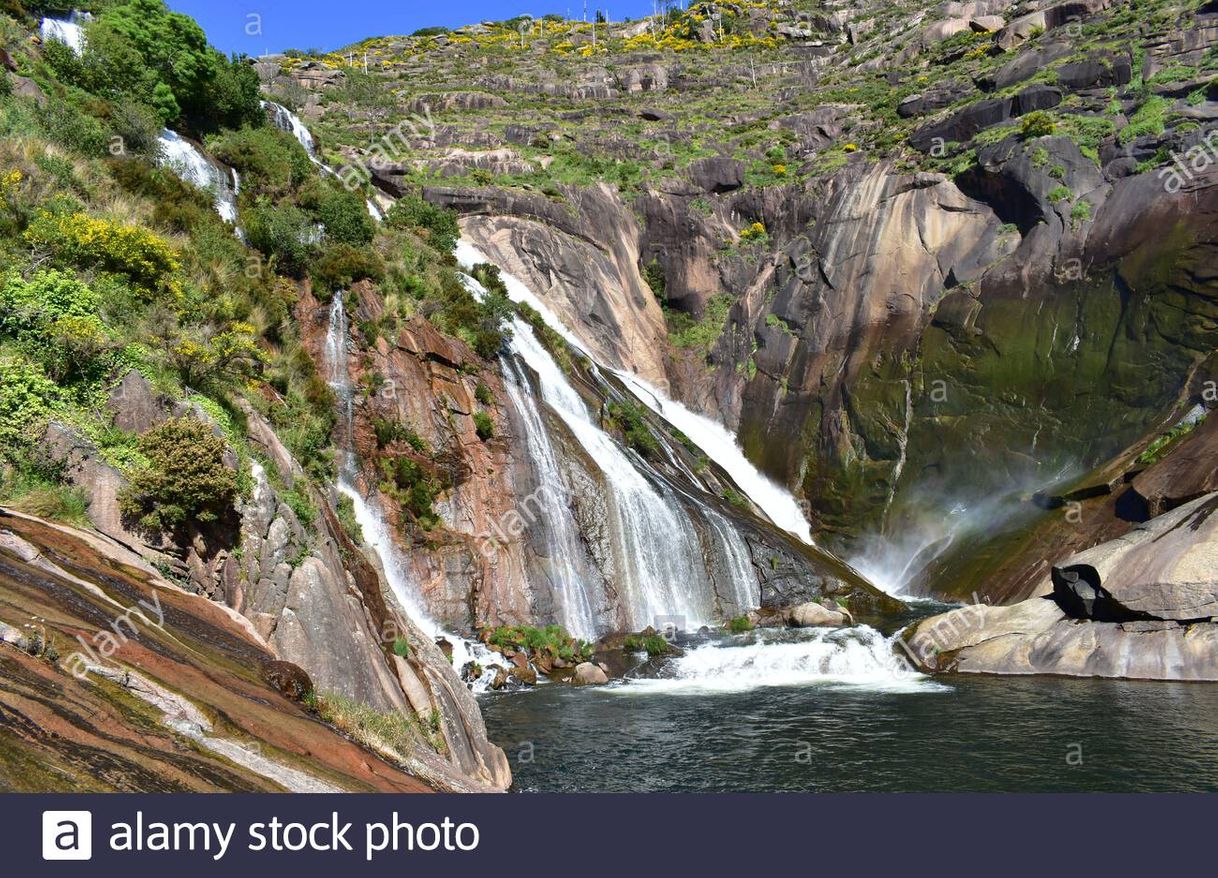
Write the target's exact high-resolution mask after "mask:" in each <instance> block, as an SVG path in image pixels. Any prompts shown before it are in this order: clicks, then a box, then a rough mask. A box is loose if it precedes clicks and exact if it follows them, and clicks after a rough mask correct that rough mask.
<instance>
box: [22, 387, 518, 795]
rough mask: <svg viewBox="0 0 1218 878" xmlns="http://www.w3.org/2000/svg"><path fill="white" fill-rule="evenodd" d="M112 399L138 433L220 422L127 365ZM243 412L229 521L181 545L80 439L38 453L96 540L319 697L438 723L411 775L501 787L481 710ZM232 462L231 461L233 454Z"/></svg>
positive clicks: (287, 458)
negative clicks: (164, 394)
mask: <svg viewBox="0 0 1218 878" xmlns="http://www.w3.org/2000/svg"><path fill="white" fill-rule="evenodd" d="M110 406H111V408H112V410H113V413H114V420H115V422H116V423H117V424H122V425H123V426H124V428H125V429H128V430H131V431H133V432H135V433H142V432H144V431H147V430H149V429H151V428H152V427H154V426H156V425H157V424H158V423H161V422H163V421H164V420H166V419H167V418H169V417H170V416H173V415H187V416H191V417H199V418H203V419H205V420H209V422H211V423H213V424H214V423H215V422H214V421H211V420H210V417H209V416H208V415H207V414H206V413H205V412H203V411H201V410H190V409H188V408H184V407H183V406H182V405H180V404H178V405H176V406H175V405H174V404H172V403H171V402H170V401H168V400H166V399H164V398H161V397H160V396H159V395H158V394H157V393H156V392H155V391H154V390H153V388H152V387H151V386H150V385H149V383H148V382H147V381H146V380H145V379H143V378H141V377H140V376H139V375H137V374H135V373H132V374H131V375H129V376H128V377H127V378H126V379H124V381H123V382H121V383H120V385H119V386H118V388H117V390H116V391H115V392H114V393H113V394H112V396H111V399H110ZM244 414H245V417H246V419H247V430H248V437H249V440H250V441H251V443H252V445H253V447H254V449H255V452H256V458H255V459H254V460H253V461H252V462H250V463H249V464H248V466H249V472H250V478H251V480H252V485H251V487H250V489H249V491H248V493H247V496H246V497H245V499H244V500H243V501H242V502H241V503H240V504H239V505H238V507H237V509H236V510H235V518H234V521H232V522H227V523H221V524H220V525H217V526H208V527H200V528H198V529H194V530H193V531H192V532H191V535H190V538H189V539H188V540H186V541H182V540H181V539H177V540H175V539H173V538H170V537H168V536H160V537H152V536H151V535H149V534H148V533H146V532H144V531H139V530H132V529H131V524H130V522H129V521H128V520H126V519H125V518H124V516H122V514H121V513H120V511H119V507H118V504H117V499H116V498H117V497H118V495H119V493H120V492H121V490H122V487H123V486H124V484H125V479H124V477H123V476H122V474H121V473H120V472H119V471H118V470H116V469H114V468H113V467H110V466H108V465H107V464H106V463H105V462H104V461H103V460H102V459H101V456H100V455H99V454H98V452H97V450H96V449H95V448H94V447H93V446H92V445H91V443H89V442H88V441H87V440H85V439H83V438H82V437H80V436H77V435H75V434H73V433H72V432H71V431H70V430H69V429H68V428H66V427H64V426H62V425H57V424H52V425H51V428H50V431H49V434H48V441H47V443H46V447H47V449H48V451H49V452H50V454H51V455H52V458H53V459H55V460H56V461H57V462H58V463H59V464H60V465H61V466H63V467H65V472H66V475H67V477H68V478H69V479H70V480H71V481H72V482H73V483H74V484H76V485H77V486H78V487H79V488H80V489H81V490H83V491H85V492H86V494H87V496H88V498H89V517H90V520H91V522H92V524H93V525H94V527H96V528H97V530H98V531H99V532H100V533H101V534H102V535H104V536H106V537H107V538H109V539H111V540H115V541H117V542H116V543H115V544H114V545H116V546H121V547H123V548H124V549H125V550H126V551H127V552H128V553H129V554H130V555H131V557H137V558H140V559H143V562H142V563H143V564H144V566H147V565H148V564H154V565H156V566H157V568H158V569H161V570H164V571H165V575H167V576H170V577H172V579H173V581H174V582H175V583H176V588H178V589H185V590H186V591H188V592H192V593H194V594H197V595H199V596H200V600H203V601H207V600H210V601H214V602H216V603H217V604H218V605H220V606H223V607H227V608H230V609H231V610H232V611H233V614H232V615H233V617H234V618H238V619H242V620H248V621H247V623H246V625H247V628H248V636H249V637H250V638H251V639H252V640H253V641H254V642H255V643H257V644H258V649H260V650H261V651H262V653H263V654H264V656H265V657H266V658H265V660H266V661H270V660H281V661H284V662H290V663H291V664H293V665H296V666H299V667H300V668H303V669H304V671H305V672H306V673H307V674H308V678H309V679H311V681H312V686H315V687H316V688H317V691H319V692H325V693H333V694H337V695H339V696H341V697H343V698H346V699H349V700H351V701H353V702H355V703H358V704H363V705H367V706H368V707H370V708H372V709H374V710H377V711H381V712H403V713H405V715H408V716H415V717H417V718H418V721H419V722H420V723H432V722H435V723H437V724H438V731H439V732H440V734H441V736H442V739H443V741H444V745H443V746H442V748H441V749H440V750H439V751H438V752H437V750H436V749H435V746H434V744H433V743H428V742H425V741H422V740H420V742H419V746H418V747H417V748H416V750H415V751H414V752H413V753H412V754H411V764H410V766H409V767H410V770H411V772H412V773H413V774H415V775H416V776H418V777H420V778H423V779H424V780H426V781H427V782H428V783H429V784H431V785H433V786H434V787H435V788H438V789H450V790H454V791H461V790H493V789H499V790H502V789H505V788H506V787H507V786H508V785H509V784H510V782H511V781H510V777H511V775H510V771H509V769H508V767H507V763H506V760H505V758H504V756H503V753H502V751H500V750H499V748H498V747H495V746H494V745H492V744H490V743H489V741H488V740H487V738H486V730H485V727H484V725H483V723H482V718H481V714H480V713H479V710H478V707H477V704H476V702H475V701H474V699H473V696H472V694H471V693H470V692H469V690H468V688H467V687H466V686H465V684H464V683H462V682H461V680H460V679H458V677H457V675H456V672H455V671H454V670H453V668H452V666H451V663H450V662H449V660H448V659H447V657H446V656H445V655H444V654H443V653H442V652H441V651H440V650H439V648H438V647H437V646H436V644H435V643H434V642H433V640H432V638H431V637H430V636H428V635H426V634H424V633H423V632H422V631H421V630H420V629H419V628H418V626H417V625H416V624H415V622H414V621H412V620H411V619H410V617H409V615H408V614H407V613H406V612H405V611H404V609H403V608H402V607H400V606H398V605H397V604H396V603H395V602H394V600H393V598H392V594H391V592H390V591H389V589H388V588H387V587H386V585H385V582H384V577H383V575H382V574H381V573H380V572H379V571H378V569H377V567H376V563H377V562H376V559H375V558H374V557H369V556H368V555H366V554H365V553H366V552H368V549H367V548H366V546H364V545H363V544H362V543H360V542H357V541H356V540H355V539H354V538H353V537H352V536H351V535H349V534H348V533H347V532H346V531H345V530H344V528H343V526H342V525H340V523H339V518H338V515H337V513H336V510H335V507H334V503H335V498H334V497H329V496H323V495H321V494H320V493H318V492H317V490H316V489H314V488H312V487H311V485H310V483H309V482H308V481H307V480H306V479H304V478H303V474H302V471H301V468H300V465H299V464H298V463H297V462H296V461H295V459H294V458H293V457H292V455H291V454H290V453H289V452H288V451H287V449H286V448H285V447H284V445H283V443H282V442H281V441H280V440H279V438H278V437H277V435H276V434H275V431H274V430H273V429H272V428H271V426H270V425H269V424H268V423H267V422H266V421H265V420H263V419H262V418H261V416H260V415H258V413H257V412H255V411H254V410H253V409H252V408H249V407H248V406H247V408H246V411H245V413H244ZM215 429H216V431H217V432H218V433H219V432H220V427H219V426H218V425H217V426H216V427H215ZM260 461H264V463H263V462H260ZM231 463H232V465H233V466H238V465H239V464H238V462H237V460H236V458H235V457H234V458H233V459H232V461H231ZM293 492H295V493H293ZM287 494H292V496H293V499H294V502H292V503H289V502H288V500H286V499H285V495H287ZM302 495H303V497H302ZM86 573H87V574H91V575H92V576H96V575H97V573H96V571H86ZM194 612H204V611H203V610H202V609H197V610H195V611H194ZM237 614H239V615H237ZM401 643H405V644H407V645H408V649H407V651H406V656H407V657H405V658H403V657H402V656H401V655H398V654H395V645H396V646H397V650H398V651H399V652H400V651H402V647H401V645H400V644H401Z"/></svg>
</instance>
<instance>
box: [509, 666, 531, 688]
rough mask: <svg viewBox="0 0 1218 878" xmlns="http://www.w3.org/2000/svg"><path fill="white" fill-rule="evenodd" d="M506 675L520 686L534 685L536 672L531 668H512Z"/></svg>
mask: <svg viewBox="0 0 1218 878" xmlns="http://www.w3.org/2000/svg"><path fill="white" fill-rule="evenodd" d="M508 676H509V677H511V678H512V679H513V680H515V681H516V682H517V683H519V684H520V685H522V686H536V685H537V672H536V671H535V670H533V669H532V668H512V669H511V670H509V671H508Z"/></svg>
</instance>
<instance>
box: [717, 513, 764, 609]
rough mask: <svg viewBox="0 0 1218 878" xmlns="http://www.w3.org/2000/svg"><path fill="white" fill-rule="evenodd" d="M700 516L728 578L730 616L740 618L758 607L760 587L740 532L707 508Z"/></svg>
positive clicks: (759, 604)
mask: <svg viewBox="0 0 1218 878" xmlns="http://www.w3.org/2000/svg"><path fill="white" fill-rule="evenodd" d="M703 515H704V517H705V518H706V520H707V521H708V522H709V523H710V526H711V530H712V531H714V534H715V539H717V540H718V541H719V545H720V546H721V547H722V554H723V558H724V560H725V562H726V565H727V566H726V571H727V575H728V576H729V577H730V583H729V584H730V586H731V588H730V593H731V595H732V601H733V603H734V604H735V607H734V609H733V610H732V612H733V613H736V614H741V613H746V612H748V611H749V610H753V609H756V608H757V607H759V606H761V583H760V582H758V581H757V573H756V571H755V570H754V569H753V561H752V557H751V556H750V555H749V549H748V546H746V545H745V544H744V539H743V538H742V537H741V536H740V531H738V530H737V529H736V528H734V527H732V524H731V522H729V521H728V520H727V519H726V518H724V517H723V516H722V515H720V514H719V513H718V512H716V511H715V510H713V509H711V508H710V507H706V509H705V510H704V512H703Z"/></svg>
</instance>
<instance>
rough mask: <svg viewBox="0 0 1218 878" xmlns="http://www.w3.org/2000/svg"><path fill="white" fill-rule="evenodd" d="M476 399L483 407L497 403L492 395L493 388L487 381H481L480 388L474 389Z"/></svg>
mask: <svg viewBox="0 0 1218 878" xmlns="http://www.w3.org/2000/svg"><path fill="white" fill-rule="evenodd" d="M474 399H476V400H478V402H480V403H482V405H487V406H489V405H491V404H492V403H493V402H494V401H495V397H494V396H493V395H492V394H491V388H490V387H489V386H488V385H487V383H486V382H485V381H479V382H478V386H477V387H475V388H474Z"/></svg>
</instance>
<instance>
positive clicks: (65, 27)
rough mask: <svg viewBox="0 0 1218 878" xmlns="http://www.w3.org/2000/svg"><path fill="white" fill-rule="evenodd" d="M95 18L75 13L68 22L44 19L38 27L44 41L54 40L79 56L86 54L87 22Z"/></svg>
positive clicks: (85, 13) (83, 13)
mask: <svg viewBox="0 0 1218 878" xmlns="http://www.w3.org/2000/svg"><path fill="white" fill-rule="evenodd" d="M92 18H93V16H91V15H90V14H89V13H87V12H73V13H72V14H71V16H69V17H68V18H67V19H66V20H65V19H59V18H44V19H43V20H42V22H41V23H40V24H39V26H38V32H39V33H40V34H41V35H42V41H43V42H44V43H45V42H47V41H48V40H53V41H55V42H57V43H63V44H64V45H65V46H67V47H69V48H70V49H71V50H72V51H73V52H74V53H75V54H76V55H77V56H80V55H83V54H84V53H85V30H84V27H83V25H84V24H85V22H88V21H90V20H91V19H92Z"/></svg>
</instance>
